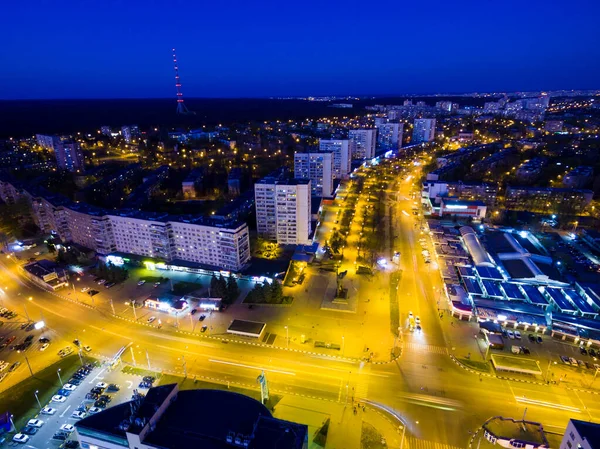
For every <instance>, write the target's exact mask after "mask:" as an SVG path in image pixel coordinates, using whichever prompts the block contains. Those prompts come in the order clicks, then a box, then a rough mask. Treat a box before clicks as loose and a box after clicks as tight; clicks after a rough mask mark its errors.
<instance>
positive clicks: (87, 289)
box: [81, 287, 90, 293]
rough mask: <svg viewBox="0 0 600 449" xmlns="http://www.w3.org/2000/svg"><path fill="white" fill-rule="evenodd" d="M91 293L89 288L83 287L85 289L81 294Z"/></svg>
mask: <svg viewBox="0 0 600 449" xmlns="http://www.w3.org/2000/svg"><path fill="white" fill-rule="evenodd" d="M89 291H90V288H89V287H83V288H82V289H81V293H85V292H89Z"/></svg>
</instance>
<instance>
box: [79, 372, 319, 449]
mask: <svg viewBox="0 0 600 449" xmlns="http://www.w3.org/2000/svg"><path fill="white" fill-rule="evenodd" d="M75 429H76V432H75V434H76V436H77V439H78V441H79V443H80V445H81V447H82V448H84V449H92V448H103V449H122V448H129V449H138V448H139V449H141V448H144V449H180V448H211V449H232V448H236V447H237V448H244V449H306V448H308V428H307V426H305V425H303V424H297V423H293V422H289V421H283V420H280V419H277V418H274V417H273V416H272V414H271V412H270V411H269V410H268V409H267V407H265V406H264V405H263V404H261V403H260V402H259V401H256V400H254V399H252V398H250V397H247V396H244V395H241V394H239V393H233V392H230V391H222V390H185V391H179V388H178V386H177V384H169V385H161V386H159V387H153V388H150V389H149V390H148V393H147V394H146V396H145V397H144V396H141V395H134V399H133V400H132V401H129V402H125V403H123V404H118V405H115V406H112V407H110V408H107V409H106V410H103V411H101V412H99V413H96V414H94V415H90V416H88V417H87V418H84V419H82V420H80V421H78V422H76V423H75Z"/></svg>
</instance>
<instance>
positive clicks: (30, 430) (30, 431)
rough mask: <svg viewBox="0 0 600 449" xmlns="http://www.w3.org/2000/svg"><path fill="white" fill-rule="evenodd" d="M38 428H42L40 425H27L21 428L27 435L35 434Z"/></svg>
mask: <svg viewBox="0 0 600 449" xmlns="http://www.w3.org/2000/svg"><path fill="white" fill-rule="evenodd" d="M38 430H40V429H39V428H38V427H32V426H25V427H23V428H22V429H21V433H23V434H25V435H35V434H36V433H37V432H38Z"/></svg>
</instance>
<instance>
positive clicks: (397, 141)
mask: <svg viewBox="0 0 600 449" xmlns="http://www.w3.org/2000/svg"><path fill="white" fill-rule="evenodd" d="M376 128H377V148H378V149H380V150H385V151H389V150H393V151H395V150H397V149H398V148H400V147H401V146H402V135H403V133H404V124H402V123H381V124H379V125H377V126H376Z"/></svg>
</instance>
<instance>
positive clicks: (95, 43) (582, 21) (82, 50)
mask: <svg viewBox="0 0 600 449" xmlns="http://www.w3.org/2000/svg"><path fill="white" fill-rule="evenodd" d="M1 11H2V16H3V20H2V26H1V27H0V36H2V37H3V38H2V45H1V46H0V62H1V64H0V68H1V70H0V99H17V98H28V99H35V98H160V97H173V96H174V90H175V88H174V79H173V66H172V61H171V48H172V47H176V49H177V54H178V59H179V63H180V64H179V65H180V70H181V79H182V83H183V93H184V95H185V96H186V97H267V96H285V95H290V96H292V95H328V94H332V95H335V94H339V95H345V94H355V95H368V94H373V95H386V94H388V95H389V94H401V93H431V92H465V91H468V92H470V91H486V92H490V91H516V90H540V89H547V90H551V89H571V88H573V89H592V88H600V83H599V81H600V45H599V43H600V26H599V25H598V23H599V22H598V18H599V16H600V2H598V1H592V0H590V1H584V0H569V1H558V0H556V1H552V0H550V1H549V0H544V1H540V0H518V1H516V0H504V1H492V0H476V1H475V0H474V1H471V0H466V1H461V0H429V1H414V0H413V1H399V0H394V1H378V2H365V1H355V0H346V1H331V0H321V1H312V0H310V1H304V2H299V1H281V0H279V1H272V0H259V1H256V2H255V1H248V0H245V1H237V0H236V1H227V0H219V1H212V2H209V1H203V0H188V1H178V0H170V1H152V0H121V1H115V0H95V1H90V0H60V1H56V0H51V1H49V0H48V1H46V0H29V1H5V2H2V8H1Z"/></svg>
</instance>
